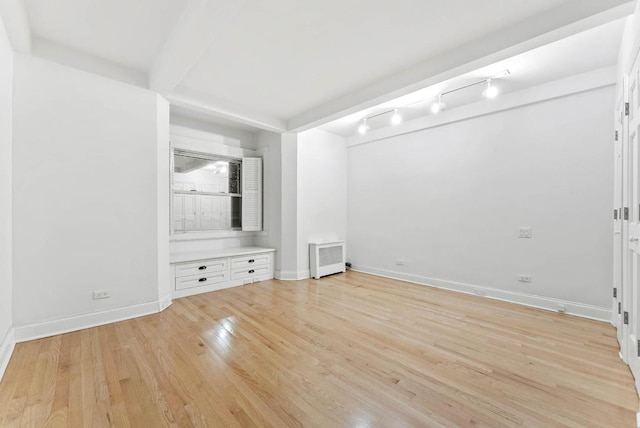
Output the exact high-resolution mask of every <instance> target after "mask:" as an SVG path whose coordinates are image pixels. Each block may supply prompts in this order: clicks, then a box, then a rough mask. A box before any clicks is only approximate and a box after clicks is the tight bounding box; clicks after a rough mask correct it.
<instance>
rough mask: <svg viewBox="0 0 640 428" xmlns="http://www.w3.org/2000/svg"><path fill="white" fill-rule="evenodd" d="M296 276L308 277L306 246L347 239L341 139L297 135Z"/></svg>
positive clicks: (322, 133)
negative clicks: (312, 243)
mask: <svg viewBox="0 0 640 428" xmlns="http://www.w3.org/2000/svg"><path fill="white" fill-rule="evenodd" d="M297 166H298V190H297V191H298V201H297V202H298V244H297V248H298V261H297V263H298V272H299V274H300V275H302V276H306V277H308V276H309V243H310V242H317V241H334V240H346V238H347V209H346V207H347V146H346V140H345V138H343V137H341V136H338V135H335V134H331V133H329V132H325V131H322V130H320V129H312V130H310V131H306V132H302V133H300V134H299V135H298V165H297Z"/></svg>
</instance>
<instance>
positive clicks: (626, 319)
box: [624, 311, 629, 324]
mask: <svg viewBox="0 0 640 428" xmlns="http://www.w3.org/2000/svg"><path fill="white" fill-rule="evenodd" d="M624 323H625V324H629V312H627V311H624Z"/></svg>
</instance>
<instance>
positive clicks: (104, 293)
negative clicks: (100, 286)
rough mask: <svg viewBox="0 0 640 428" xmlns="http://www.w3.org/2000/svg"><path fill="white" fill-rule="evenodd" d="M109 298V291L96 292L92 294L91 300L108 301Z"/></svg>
mask: <svg viewBox="0 0 640 428" xmlns="http://www.w3.org/2000/svg"><path fill="white" fill-rule="evenodd" d="M109 297H111V293H110V292H109V290H97V291H94V292H93V300H99V299H108V298H109Z"/></svg>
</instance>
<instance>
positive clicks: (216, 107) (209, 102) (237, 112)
mask: <svg viewBox="0 0 640 428" xmlns="http://www.w3.org/2000/svg"><path fill="white" fill-rule="evenodd" d="M167 98H168V100H169V102H170V103H171V105H172V106H177V107H181V108H183V109H186V110H191V111H196V112H200V113H203V114H206V115H209V116H212V117H214V118H221V119H227V120H231V121H234V122H236V123H242V124H244V125H248V126H251V127H254V128H257V129H262V130H265V131H271V132H285V130H286V121H285V120H282V119H278V118H275V117H271V116H267V115H265V114H263V113H261V112H259V111H253V110H249V109H246V108H243V107H240V106H234V105H233V103H231V102H227V101H225V100H223V101H218V100H216V99H214V98H213V97H211V96H210V95H206V94H202V93H199V92H196V91H192V90H189V89H186V88H180V89H178V90H175V91H173V92H172V93H171V94H169V95H168V97H167Z"/></svg>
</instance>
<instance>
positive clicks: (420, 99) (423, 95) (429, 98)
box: [321, 19, 625, 137]
mask: <svg viewBox="0 0 640 428" xmlns="http://www.w3.org/2000/svg"><path fill="white" fill-rule="evenodd" d="M624 23H625V20H624V19H619V20H617V21H612V22H610V23H607V24H605V25H602V26H599V27H596V28H592V29H590V30H587V31H584V32H582V33H579V34H576V35H574V36H571V37H568V38H565V39H562V40H559V41H557V42H554V43H550V44H548V45H545V46H542V47H539V48H536V49H533V50H531V51H528V52H525V53H523V54H520V55H516V56H513V57H511V58H508V59H506V60H503V61H498V62H496V63H493V64H491V65H489V66H487V67H483V68H480V69H478V70H474V71H472V72H470V73H466V74H464V75H461V76H459V77H455V78H453V79H450V80H448V81H445V82H442V83H439V84H436V85H432V86H429V87H426V88H424V89H421V90H418V91H415V92H412V93H410V94H407V95H405V96H403V97H399V98H396V99H393V100H390V101H387V102H385V103H382V104H379V105H377V106H374V107H371V108H368V109H365V110H362V111H359V112H357V113H354V114H351V115H349V116H346V117H343V118H340V119H338V120H335V121H333V122H330V123H328V124H326V125H324V126H322V127H321V128H322V129H323V130H325V131H327V132H332V133H334V134H338V135H343V136H345V137H349V136H352V135H355V134H356V133H357V129H358V125H359V124H360V122H361V120H362V119H363V118H365V117H369V116H374V115H376V114H379V113H383V112H386V111H389V110H390V109H394V108H399V112H400V113H401V115H402V117H403V119H404V120H405V121H406V120H411V119H414V118H417V117H423V116H425V115H430V114H433V113H431V111H430V108H431V105H432V104H433V103H434V102H435V101H436V97H437V96H438V94H439V93H441V92H446V91H449V90H451V89H456V88H460V87H463V86H466V85H468V84H471V83H474V82H478V81H481V80H484V79H486V78H489V77H492V76H495V75H497V74H499V73H500V72H502V71H504V70H509V71H510V73H511V74H510V75H509V76H506V77H503V78H498V79H495V80H494V81H493V85H495V86H497V87H498V88H499V89H500V93H501V94H507V93H511V92H515V91H519V90H522V89H526V88H530V87H533V86H538V85H541V84H543V83H547V82H550V81H554V80H559V79H562V78H565V77H569V76H573V75H576V74H579V73H584V72H587V71H591V70H596V69H600V68H605V67H610V66H613V65H615V64H616V62H617V56H618V50H619V46H620V40H621V38H622V32H623V30H624ZM485 87H486V84H479V85H477V86H473V87H470V88H466V89H463V90H460V91H457V92H455V93H452V94H450V95H445V96H444V97H443V102H444V103H445V104H446V105H447V109H448V110H451V109H455V108H456V107H461V106H464V105H467V104H470V103H474V102H479V101H485V102H491V101H490V100H484V98H483V96H482V91H483V90H484V89H485ZM391 115H392V113H389V114H386V115H382V116H378V117H376V118H374V119H371V120H369V121H368V125H369V126H370V128H371V129H376V128H381V127H386V126H389V123H390V118H391Z"/></svg>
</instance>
